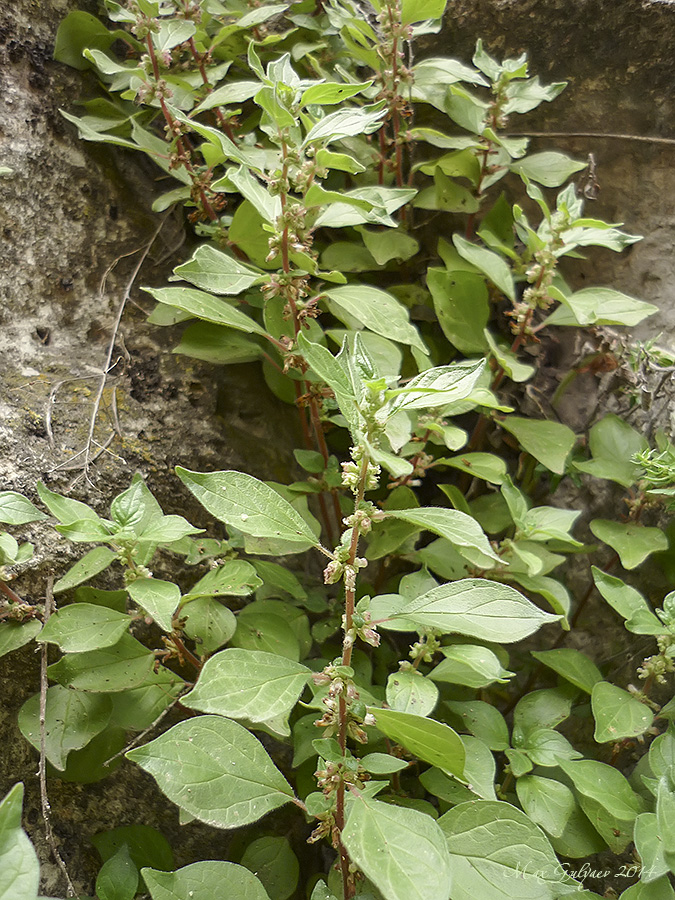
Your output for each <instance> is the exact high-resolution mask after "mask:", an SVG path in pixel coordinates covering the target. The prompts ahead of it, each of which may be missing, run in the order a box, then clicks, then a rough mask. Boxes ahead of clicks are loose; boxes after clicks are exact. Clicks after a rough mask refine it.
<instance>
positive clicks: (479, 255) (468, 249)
mask: <svg viewBox="0 0 675 900" xmlns="http://www.w3.org/2000/svg"><path fill="white" fill-rule="evenodd" d="M452 241H453V243H454V245H455V247H456V248H457V252H458V253H459V255H460V256H461V257H462V259H465V260H466V261H467V262H470V263H471V264H472V265H474V266H476V268H478V269H480V271H481V272H483V273H484V274H485V275H487V277H488V278H489V279H490V281H491V282H492V283H493V284H495V285H496V286H497V287H498V288H499V290H500V291H502V293H504V294H506V296H507V297H508V298H509V299H510V300H515V296H516V293H515V287H514V284H513V275H512V274H511V270H510V269H509V267H508V265H507V264H506V263H505V262H504V260H503V259H502V258H501V256H497V254H496V253H493V252H492V250H487V249H486V248H485V247H479V246H478V245H476V244H472V243H471V241H467V240H466V238H463V237H462V236H461V235H459V234H453V236H452Z"/></svg>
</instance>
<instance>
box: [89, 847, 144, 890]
mask: <svg viewBox="0 0 675 900" xmlns="http://www.w3.org/2000/svg"><path fill="white" fill-rule="evenodd" d="M138 882H139V874H138V869H137V868H136V865H135V863H134V862H133V860H132V859H131V856H130V855H129V848H128V846H127V845H126V844H124V845H123V846H122V847H120V848H119V850H118V851H117V853H115V855H114V856H112V857H111V858H110V859H109V860H107V861H106V862H105V863H103V865H102V866H101V869H100V871H99V873H98V877H97V878H96V896H97V897H98V898H99V900H133V898H134V897H135V896H136V891H137V890H138Z"/></svg>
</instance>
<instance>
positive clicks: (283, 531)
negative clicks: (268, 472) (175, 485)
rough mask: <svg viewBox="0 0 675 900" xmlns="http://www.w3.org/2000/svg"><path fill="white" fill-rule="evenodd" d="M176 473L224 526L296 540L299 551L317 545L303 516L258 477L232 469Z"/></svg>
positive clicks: (259, 534) (180, 470)
mask: <svg viewBox="0 0 675 900" xmlns="http://www.w3.org/2000/svg"><path fill="white" fill-rule="evenodd" d="M176 474H177V475H178V477H179V478H180V480H181V481H182V482H183V484H184V485H185V486H186V487H187V488H188V489H189V490H190V491H191V492H192V493H193V494H194V495H195V497H196V498H197V500H199V502H200V503H201V504H202V506H204V507H205V508H206V509H207V510H208V511H209V512H210V513H211V514H212V515H214V516H216V518H217V519H220V521H221V522H225V524H226V525H232V526H234V527H235V528H237V529H238V530H239V531H243V532H244V534H250V535H252V536H253V537H259V538H279V539H281V540H284V541H289V542H292V543H297V544H298V550H301V549H306V548H307V547H318V546H319V541H318V539H317V538H316V536H315V535H314V533H313V532H312V531H311V529H310V528H309V526H308V525H307V523H306V522H305V520H304V519H303V518H302V516H301V515H300V514H299V513H297V512H296V511H295V510H294V509H293V507H292V506H291V505H290V503H288V502H287V501H286V500H284V499H283V498H282V497H280V496H279V494H278V493H277V492H276V491H275V490H273V489H272V488H271V487H268V485H266V484H264V482H262V481H258V479H257V478H253V477H252V476H251V475H246V474H244V472H234V471H225V472H204V473H202V472H191V471H189V470H188V469H183V468H182V467H180V466H178V467H177V468H176Z"/></svg>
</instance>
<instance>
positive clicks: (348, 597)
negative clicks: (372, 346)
mask: <svg viewBox="0 0 675 900" xmlns="http://www.w3.org/2000/svg"><path fill="white" fill-rule="evenodd" d="M369 462H370V460H369V459H368V456H367V455H365V454H364V457H363V459H362V460H361V472H360V476H359V483H358V487H357V490H356V496H355V500H354V512H356V511H357V510H358V509H359V506H360V505H361V502H362V500H363V498H364V495H365V492H366V481H367V478H368V466H369ZM358 548H359V528H358V525H356V524H354V525H353V526H352V534H351V541H350V544H349V559H348V563H347V565H349V566H353V565H354V563H355V561H356V555H357V552H358ZM355 605H356V586H355V584H354V583H353V582H352V583H350V584H345V618H344V626H343V630H344V641H343V644H342V665H343V666H349V665H351V661H352V648H353V644H354V641H353V635H352V634H351V631H352V627H353V621H354V607H355ZM338 716H339V729H338V744H339V745H340V749H341V750H342V755H343V757H344V756H345V755H346V753H347V724H348V713H347V703H346V701H345V698H344V695H343V694H340V696H339V699H338ZM335 826H336V828H337V830H338V831H339V833H340V835H342V831H343V829H344V827H345V781H344V778H343V777H342V776H341V777H340V782H339V784H338V786H337V791H336V801H335ZM338 852H339V854H340V870H341V873H342V891H343V895H344V898H345V900H351V898H352V897H353V896H354V893H355V886H354V883H353V879H352V878H350V872H349V856H348V854H347V851H346V850H345V848H344V846H343V845H342V840H341V839H340V840H339V842H338Z"/></svg>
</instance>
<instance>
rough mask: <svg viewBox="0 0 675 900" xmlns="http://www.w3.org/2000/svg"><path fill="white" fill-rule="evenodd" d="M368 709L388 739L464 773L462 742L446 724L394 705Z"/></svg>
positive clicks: (442, 766) (426, 759) (440, 765)
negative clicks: (400, 709) (401, 710)
mask: <svg viewBox="0 0 675 900" xmlns="http://www.w3.org/2000/svg"><path fill="white" fill-rule="evenodd" d="M369 711H370V712H372V713H373V714H374V715H375V719H376V722H375V724H376V726H377V728H378V729H379V730H380V731H381V732H382V734H384V735H386V737H388V738H389V739H390V740H392V741H396V743H397V744H402V745H403V746H404V747H405V748H406V750H408V751H409V752H410V753H413V754H414V755H415V756H417V757H419V759H422V760H424V762H428V763H430V764H431V765H432V766H437V767H438V768H439V769H443V771H444V772H449V773H450V774H451V775H457V776H458V777H459V778H462V777H463V774H464V761H465V758H466V754H465V751H464V745H463V744H462V741H461V739H460V737H459V735H458V734H457V732H455V731H453V730H452V728H450V727H449V726H448V725H444V724H443V723H442V722H436V721H434V719H427V718H425V717H424V716H419V715H415V714H414V713H406V712H399V711H398V710H394V709H375V708H372V709H370V710H369Z"/></svg>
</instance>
